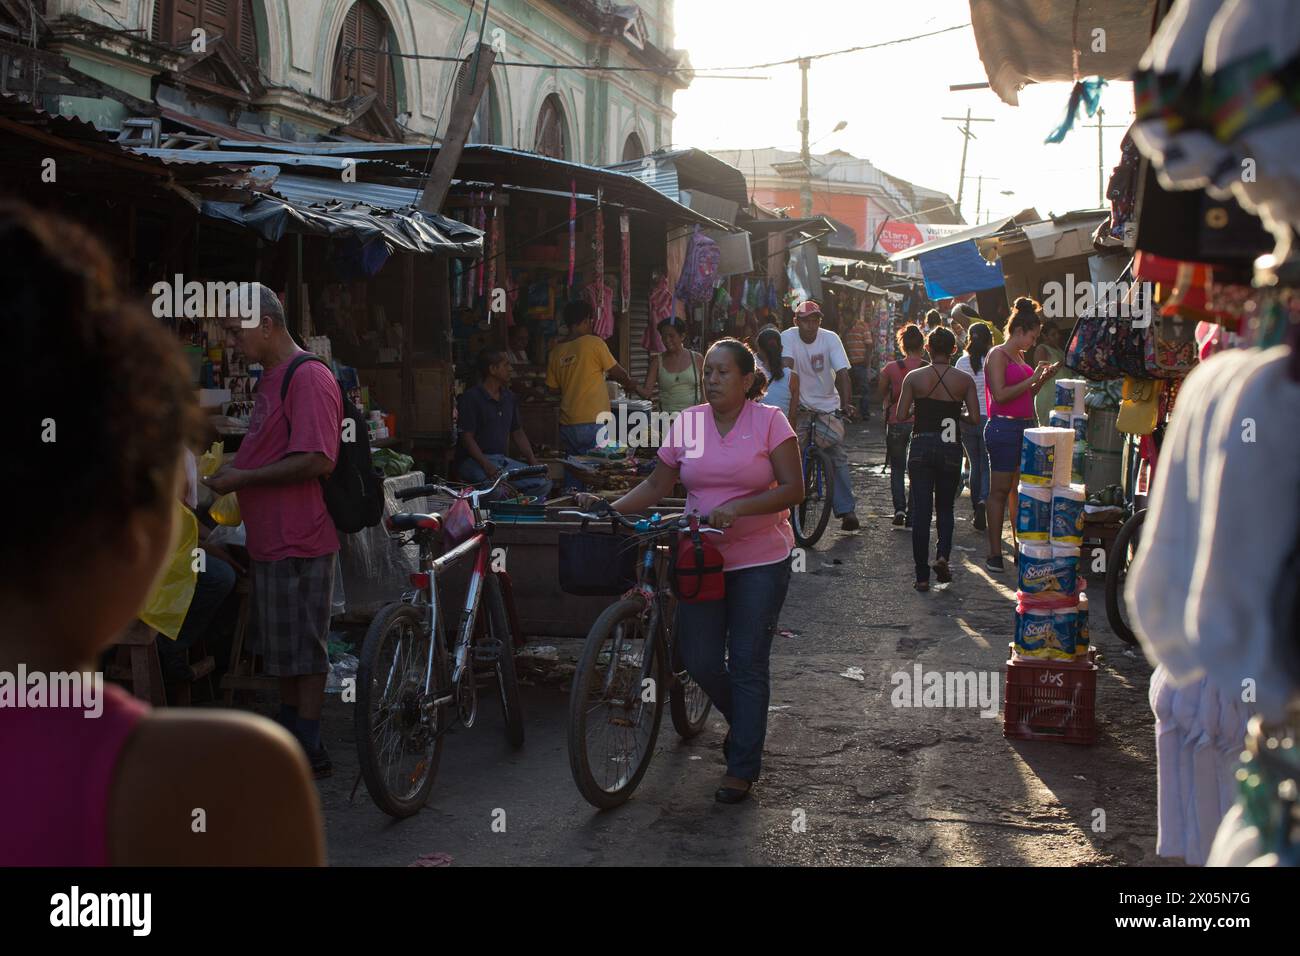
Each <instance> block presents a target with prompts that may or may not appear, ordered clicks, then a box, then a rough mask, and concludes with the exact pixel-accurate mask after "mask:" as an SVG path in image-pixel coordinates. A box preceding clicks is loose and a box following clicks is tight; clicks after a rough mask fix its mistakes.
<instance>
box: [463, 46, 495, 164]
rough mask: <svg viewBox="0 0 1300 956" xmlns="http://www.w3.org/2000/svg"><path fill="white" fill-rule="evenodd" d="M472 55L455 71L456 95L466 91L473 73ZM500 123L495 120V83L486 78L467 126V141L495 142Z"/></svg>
mask: <svg viewBox="0 0 1300 956" xmlns="http://www.w3.org/2000/svg"><path fill="white" fill-rule="evenodd" d="M473 70H474V57H473V56H470V57H469V58H467V59H466V60H465V62H464V63H462V64H461V65H460V69H459V70H458V71H457V72H456V95H457V96H459V95H460V94H461V93H464V92H466V91H468V89H469V85H470V77H471V76H472V75H473ZM499 128H500V124H499V123H498V121H497V104H496V84H494V83H493V82H492V80H491V79H489V80H488V84H487V86H486V87H485V88H484V90H483V98H482V99H480V100H479V101H478V109H477V110H475V111H474V122H473V124H471V126H470V128H469V139H467V140H466V142H467V143H481V144H496V143H497V142H498V133H497V130H498V129H499Z"/></svg>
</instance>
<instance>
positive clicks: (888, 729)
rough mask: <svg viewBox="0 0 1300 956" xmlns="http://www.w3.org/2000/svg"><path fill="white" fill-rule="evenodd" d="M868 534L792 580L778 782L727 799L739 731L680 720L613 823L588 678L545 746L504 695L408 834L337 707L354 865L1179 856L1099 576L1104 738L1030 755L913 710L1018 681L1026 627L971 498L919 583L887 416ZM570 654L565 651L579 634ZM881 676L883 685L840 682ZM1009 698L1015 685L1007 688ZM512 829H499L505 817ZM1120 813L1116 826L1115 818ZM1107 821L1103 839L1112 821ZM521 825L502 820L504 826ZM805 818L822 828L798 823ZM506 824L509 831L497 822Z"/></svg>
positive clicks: (346, 826) (779, 689)
mask: <svg viewBox="0 0 1300 956" xmlns="http://www.w3.org/2000/svg"><path fill="white" fill-rule="evenodd" d="M849 441H850V446H851V459H850V460H851V462H852V465H853V469H854V479H855V487H856V491H857V494H858V496H859V515H860V516H861V517H862V524H863V527H862V531H861V532H860V533H856V534H840V533H839V532H838V531H835V530H834V529H836V528H838V522H832V526H831V527H832V531H831V532H829V533H828V534H827V536H826V537H825V538H824V539H823V540H822V542H821V543H820V544H819V545H818V547H817V548H816V550H815V551H814V552H811V553H809V555H808V560H807V570H806V572H804V573H802V574H796V575H794V577H793V580H792V583H791V587H790V595H789V598H788V600H787V601H786V605H785V610H784V613H783V614H782V618H781V628H782V629H783V630H784V631H788V632H789V634H781V635H778V637H777V638H776V643H775V646H774V648H773V656H772V678H773V691H772V701H771V715H770V724H769V730H768V739H767V747H766V751H765V756H764V775H763V779H762V781H761V783H760V785H759V786H758V787H757V788H756V789H755V792H754V798H753V799H751V800H749V801H748V802H747V803H745V804H741V805H739V806H735V807H724V806H719V805H717V804H715V803H714V801H713V790H714V788H715V787H716V786H717V785H718V780H719V776H720V774H721V773H722V769H723V765H722V762H721V753H720V750H719V746H720V743H721V739H722V734H723V732H724V729H725V728H724V726H723V722H722V720H721V718H718V717H716V716H715V717H714V718H712V724H711V727H710V728H709V729H708V730H707V731H706V732H705V733H704V734H702V735H701V736H700V737H699V738H697V739H696V740H694V741H692V742H682V741H680V740H679V739H678V737H677V736H676V734H675V733H674V732H673V730H672V727H671V722H670V721H669V720H668V719H667V718H666V717H665V720H664V725H663V730H662V732H661V735H660V738H659V744H658V752H657V753H656V755H655V759H654V763H653V764H652V766H651V768H650V770H649V772H648V774H647V775H646V777H645V780H644V781H643V783H642V785H641V787H640V789H639V790H638V792H637V793H636V795H635V796H634V797H633V798H632V800H631V801H629V803H628V804H626V805H625V806H623V807H622V808H619V809H617V810H614V811H610V812H606V813H598V812H596V811H595V810H593V809H592V808H591V807H590V806H589V805H588V804H587V803H586V802H585V801H583V799H582V798H581V797H580V796H579V795H578V792H577V790H576V788H575V787H574V785H573V782H572V779H571V777H570V774H569V767H568V759H567V756H566V747H565V714H566V705H567V693H566V691H567V681H565V680H564V678H563V676H562V675H560V674H555V673H553V672H552V673H551V674H550V679H549V680H548V679H547V675H546V673H544V672H542V673H539V672H537V671H535V670H533V669H529V668H525V669H524V670H523V671H522V673H525V674H531V675H533V678H532V680H533V682H532V684H531V686H527V687H525V688H524V704H525V707H526V709H527V714H528V725H527V733H528V741H527V744H526V746H525V748H524V749H523V751H521V752H519V753H512V752H511V751H509V750H508V748H507V746H506V744H505V740H504V737H503V734H502V733H501V729H500V714H499V709H498V708H497V707H496V706H495V700H494V699H488V700H485V701H484V702H483V705H482V706H481V709H480V713H481V715H482V716H481V717H480V724H479V725H478V726H476V727H475V728H474V729H473V730H472V731H470V732H462V733H458V734H455V735H453V736H452V737H451V738H450V739H449V740H448V743H447V746H446V748H445V750H444V753H443V758H442V765H441V769H440V771H439V776H438V780H437V783H436V785H435V787H434V791H433V794H432V797H431V799H430V802H429V805H428V806H427V807H426V808H425V809H424V810H423V811H422V812H421V813H420V814H418V815H417V816H416V817H414V818H412V819H409V820H406V821H401V822H396V823H394V822H391V821H390V820H389V819H388V818H387V817H386V816H385V815H384V814H382V813H381V812H380V811H379V810H377V809H376V808H375V807H374V806H373V804H372V803H371V802H370V800H369V797H368V796H367V794H366V790H365V787H364V785H362V786H361V787H360V788H359V789H358V791H357V794H356V798H355V801H354V802H351V803H349V799H348V797H349V793H350V791H351V789H352V786H353V783H354V781H355V779H356V752H355V746H354V742H353V737H352V717H351V713H350V705H345V704H342V703H340V702H339V700H338V698H337V697H332V698H331V699H330V701H329V703H328V705H327V710H326V716H325V721H326V730H327V735H328V738H327V739H328V743H329V747H330V750H331V753H332V755H333V757H334V762H335V776H334V777H333V778H332V779H329V780H326V781H323V782H322V786H321V793H322V798H323V802H324V808H325V814H326V822H327V829H328V840H329V858H330V861H331V862H332V863H333V864H335V865H376V864H378V865H396V866H405V865H409V864H411V863H413V862H415V861H416V860H417V859H419V858H421V857H426V856H429V855H433V854H445V855H446V856H447V857H450V859H451V860H452V861H453V862H454V863H455V864H458V865H461V864H507V865H521V864H570V865H571V864H629V863H635V864H643V863H644V864H664V863H668V864H720V863H721V864H870V865H908V864H911V865H968V866H977V865H1098V864H1126V863H1127V864H1139V863H1140V864H1146V865H1159V864H1161V863H1162V862H1163V861H1161V860H1159V859H1158V858H1157V857H1156V856H1155V831H1156V823H1155V809H1154V808H1155V802H1156V801H1155V755H1154V740H1153V734H1152V729H1151V715H1150V711H1149V709H1148V707H1147V702H1146V693H1147V690H1146V685H1147V679H1148V675H1149V668H1148V665H1147V663H1146V662H1145V660H1143V659H1142V658H1141V656H1140V655H1138V654H1137V653H1136V652H1133V651H1127V650H1126V649H1125V647H1124V645H1123V644H1121V643H1120V642H1119V641H1118V639H1116V638H1115V637H1114V636H1113V635H1112V634H1111V633H1110V631H1109V629H1108V628H1107V627H1106V623H1105V613H1104V609H1103V606H1102V600H1101V592H1100V581H1097V582H1095V583H1094V584H1093V585H1092V586H1091V587H1090V589H1089V590H1090V593H1091V594H1094V595H1095V596H1096V597H1095V600H1094V602H1093V614H1092V634H1093V641H1094V644H1095V645H1096V646H1097V647H1098V648H1099V650H1100V656H1101V658H1102V672H1101V675H1100V677H1099V683H1098V695H1097V706H1098V713H1099V717H1098V724H1099V730H1098V741H1097V743H1096V745H1094V746H1092V747H1087V748H1084V747H1075V746H1069V745H1064V744H1053V743H1038V742H1032V743H1021V742H1011V741H1008V740H1006V739H1005V738H1004V737H1003V736H1002V722H1001V718H1000V716H999V717H995V718H993V719H987V718H981V717H980V716H979V713H978V709H977V708H969V709H955V708H950V709H943V708H937V709H935V708H920V709H916V708H896V707H893V706H891V691H892V690H893V686H892V685H891V681H890V677H891V675H892V674H894V673H895V672H899V671H904V672H907V673H909V674H911V673H912V670H913V666H914V665H915V664H918V663H919V664H921V665H922V666H923V668H924V669H925V670H927V671H929V670H939V671H981V670H983V671H992V672H995V673H998V674H999V677H1000V674H1001V672H1002V670H1003V662H1004V661H1005V659H1006V657H1007V644H1008V642H1009V641H1010V639H1011V635H1012V628H1013V617H1014V615H1013V603H1012V601H1011V600H1009V597H1010V595H1011V593H1012V591H1014V585H1015V576H1014V567H1013V566H1011V565H1010V563H1009V562H1008V565H1009V567H1008V571H1007V572H1006V573H1005V574H1003V575H999V576H990V575H988V574H987V573H986V572H985V571H984V570H983V566H982V562H980V563H979V564H978V566H977V563H976V562H977V561H978V559H979V558H980V556H981V555H982V554H983V548H982V543H981V542H982V538H983V535H982V534H981V533H978V532H975V531H974V530H973V529H972V527H971V522H970V506H969V501H968V500H966V499H963V500H962V501H961V502H959V505H958V513H957V531H956V538H955V548H954V553H953V566H954V577H955V582H954V584H953V586H952V587H951V588H950V589H948V590H946V591H941V592H937V591H932V592H931V593H929V594H917V593H916V592H914V591H913V590H912V588H911V586H910V585H911V580H912V571H911V562H910V554H911V552H910V537H909V536H908V534H907V533H904V532H903V531H902V530H901V529H898V530H895V529H893V528H892V527H891V524H890V518H891V507H890V502H889V488H888V476H887V474H884V473H883V462H884V440H883V428H882V426H881V425H880V423H879V419H876V420H874V421H873V422H872V423H871V424H870V425H869V426H861V425H855V426H850V438H849ZM540 643H546V644H553V645H558V647H559V652H560V657H561V660H563V659H564V658H565V657H566V656H571V655H572V654H573V653H575V652H576V649H577V644H576V642H571V643H570V642H563V641H561V642H556V641H553V640H549V639H547V640H545V641H543V642H540ZM848 668H861V670H862V676H863V677H864V678H865V680H862V681H857V680H852V679H850V678H848V677H844V676H841V675H842V674H843V673H845V672H846V671H847V670H848ZM998 686H999V692H998V698H999V704H1000V699H1001V684H1000V683H999V685H998ZM498 809H500V810H504V811H505V832H494V829H493V826H492V823H493V818H494V811H496V810H498ZM1098 811H1100V814H1099V812H1098ZM1101 814H1104V828H1102V829H1095V825H1096V824H1095V821H1101V820H1102V815H1101ZM497 817H498V818H499V817H500V814H497ZM800 821H802V822H803V823H804V824H805V825H804V826H803V827H802V828H799V827H798V824H799V822H800ZM497 829H498V830H499V829H500V827H499V826H498V828H497Z"/></svg>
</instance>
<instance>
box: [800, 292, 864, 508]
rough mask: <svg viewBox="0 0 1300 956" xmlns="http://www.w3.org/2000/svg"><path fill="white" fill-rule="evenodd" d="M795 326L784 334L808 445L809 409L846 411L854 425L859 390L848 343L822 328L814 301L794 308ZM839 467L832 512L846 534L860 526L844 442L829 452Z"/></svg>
mask: <svg viewBox="0 0 1300 956" xmlns="http://www.w3.org/2000/svg"><path fill="white" fill-rule="evenodd" d="M794 321H795V325H794V326H793V327H791V328H788V329H786V330H785V331H784V332H782V333H781V348H782V351H783V352H784V353H785V355H786V356H787V357H788V358H792V359H794V369H795V371H796V372H798V373H799V384H800V388H799V404H800V406H801V407H800V410H799V422H798V424H797V425H796V426H795V427H796V431H798V433H799V439H800V441H802V440H803V439H804V436H806V435H807V434H808V419H809V418H810V414H809V412H808V409H812V410H814V411H818V412H834V411H836V410H839V411H842V412H843V414H844V417H845V418H847V419H850V420H852V419H853V417H854V414H853V389H852V385H851V384H850V380H849V356H848V353H847V352H845V350H844V343H843V342H841V341H840V337H839V336H838V335H836V334H835V333H834V332H830V331H827V330H826V329H823V328H822V327H821V325H822V310H821V306H819V305H818V304H817V303H816V302H813V301H812V300H811V299H810V300H808V301H806V302H801V303H799V304H798V305H797V306H795V309H794ZM824 450H825V452H826V453H827V454H828V455H829V456H830V459H831V462H832V463H833V464H834V466H835V473H834V490H833V492H832V495H831V508H832V510H833V511H834V513H835V517H837V518H839V519H841V522H842V523H841V526H840V527H841V528H842V530H844V531H856V530H858V528H859V527H861V525H860V524H859V522H858V516H857V513H856V510H857V501H856V500H855V499H854V497H853V482H852V478H851V477H850V475H849V458H848V454H847V453H846V452H845V450H844V445H843V443H842V442H841V443H836V444H835V445H832V446H831V447H830V448H826V449H824Z"/></svg>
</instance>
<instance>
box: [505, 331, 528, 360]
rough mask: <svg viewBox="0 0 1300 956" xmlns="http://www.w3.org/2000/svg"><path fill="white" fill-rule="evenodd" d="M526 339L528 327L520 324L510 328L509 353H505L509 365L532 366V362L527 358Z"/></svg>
mask: <svg viewBox="0 0 1300 956" xmlns="http://www.w3.org/2000/svg"><path fill="white" fill-rule="evenodd" d="M528 338H529V335H528V326H526V325H523V324H520V325H515V326H512V327H511V329H510V351H509V352H507V353H506V357H507V358H509V359H510V364H511V365H531V364H532V361H533V360H532V359H531V358H529V356H528Z"/></svg>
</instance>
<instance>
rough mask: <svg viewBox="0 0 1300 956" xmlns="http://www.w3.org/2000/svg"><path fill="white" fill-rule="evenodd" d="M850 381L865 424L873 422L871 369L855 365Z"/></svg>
mask: <svg viewBox="0 0 1300 956" xmlns="http://www.w3.org/2000/svg"><path fill="white" fill-rule="evenodd" d="M849 380H850V381H851V382H852V383H853V391H854V392H856V393H857V396H858V414H859V415H861V416H862V420H863V421H864V422H866V421H870V420H871V369H870V368H868V367H867V366H865V365H854V366H852V367H851V368H850V369H849Z"/></svg>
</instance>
